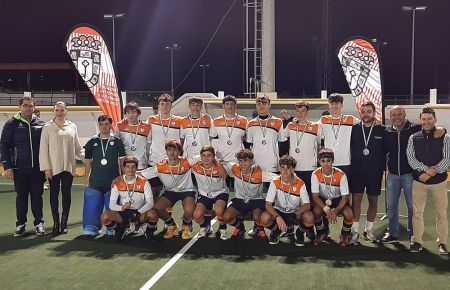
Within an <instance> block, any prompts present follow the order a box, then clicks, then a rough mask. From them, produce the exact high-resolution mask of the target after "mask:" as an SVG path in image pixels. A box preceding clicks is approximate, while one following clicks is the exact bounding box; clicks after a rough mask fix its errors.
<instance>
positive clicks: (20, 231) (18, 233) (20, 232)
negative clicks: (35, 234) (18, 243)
mask: <svg viewBox="0 0 450 290" xmlns="http://www.w3.org/2000/svg"><path fill="white" fill-rule="evenodd" d="M25 225H26V224H21V225H18V226H17V227H16V231H15V232H14V236H15V237H21V236H23V235H24V234H25Z"/></svg>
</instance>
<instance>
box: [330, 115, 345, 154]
mask: <svg viewBox="0 0 450 290" xmlns="http://www.w3.org/2000/svg"><path fill="white" fill-rule="evenodd" d="M333 120H334V118H333V116H331V129H332V130H333V135H334V146H336V147H337V146H339V142H338V138H339V131H340V130H341V122H342V115H340V116H339V124H338V125H337V128H335V126H336V125H334V121H333Z"/></svg>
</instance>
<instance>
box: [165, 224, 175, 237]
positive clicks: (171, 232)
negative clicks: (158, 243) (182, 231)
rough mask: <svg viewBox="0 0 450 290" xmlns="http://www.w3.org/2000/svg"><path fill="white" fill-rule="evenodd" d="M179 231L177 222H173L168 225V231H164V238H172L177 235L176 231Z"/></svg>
mask: <svg viewBox="0 0 450 290" xmlns="http://www.w3.org/2000/svg"><path fill="white" fill-rule="evenodd" d="M177 231H178V226H177V224H173V225H170V226H167V229H166V232H165V233H164V236H163V238H164V239H171V238H173V236H174V235H175V233H176V232H177Z"/></svg>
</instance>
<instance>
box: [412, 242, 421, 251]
mask: <svg viewBox="0 0 450 290" xmlns="http://www.w3.org/2000/svg"><path fill="white" fill-rule="evenodd" d="M409 251H410V252H411V253H418V252H420V251H422V245H421V244H419V243H417V242H414V243H411V245H410V246H409Z"/></svg>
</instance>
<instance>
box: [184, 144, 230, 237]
mask: <svg viewBox="0 0 450 290" xmlns="http://www.w3.org/2000/svg"><path fill="white" fill-rule="evenodd" d="M200 157H201V161H200V162H198V163H195V164H194V165H193V166H192V172H193V173H194V176H195V179H196V181H197V187H198V193H199V194H198V198H197V204H196V206H195V211H194V220H195V221H196V222H197V223H198V224H199V225H200V232H199V234H198V236H199V237H205V236H207V235H209V234H210V233H211V226H210V222H211V212H212V210H213V207H214V211H215V213H216V217H217V220H218V221H219V230H218V231H217V233H216V235H217V236H219V237H220V238H221V239H222V240H227V239H228V235H227V224H226V222H225V221H224V220H223V213H224V212H225V209H226V206H227V201H228V187H227V185H226V184H225V179H224V178H223V177H222V176H221V175H220V171H221V168H220V166H219V165H215V164H214V163H215V161H216V160H215V151H214V148H213V147H212V146H210V145H205V146H203V147H202V149H201V150H200ZM205 212H208V213H209V215H206V214H205Z"/></svg>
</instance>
